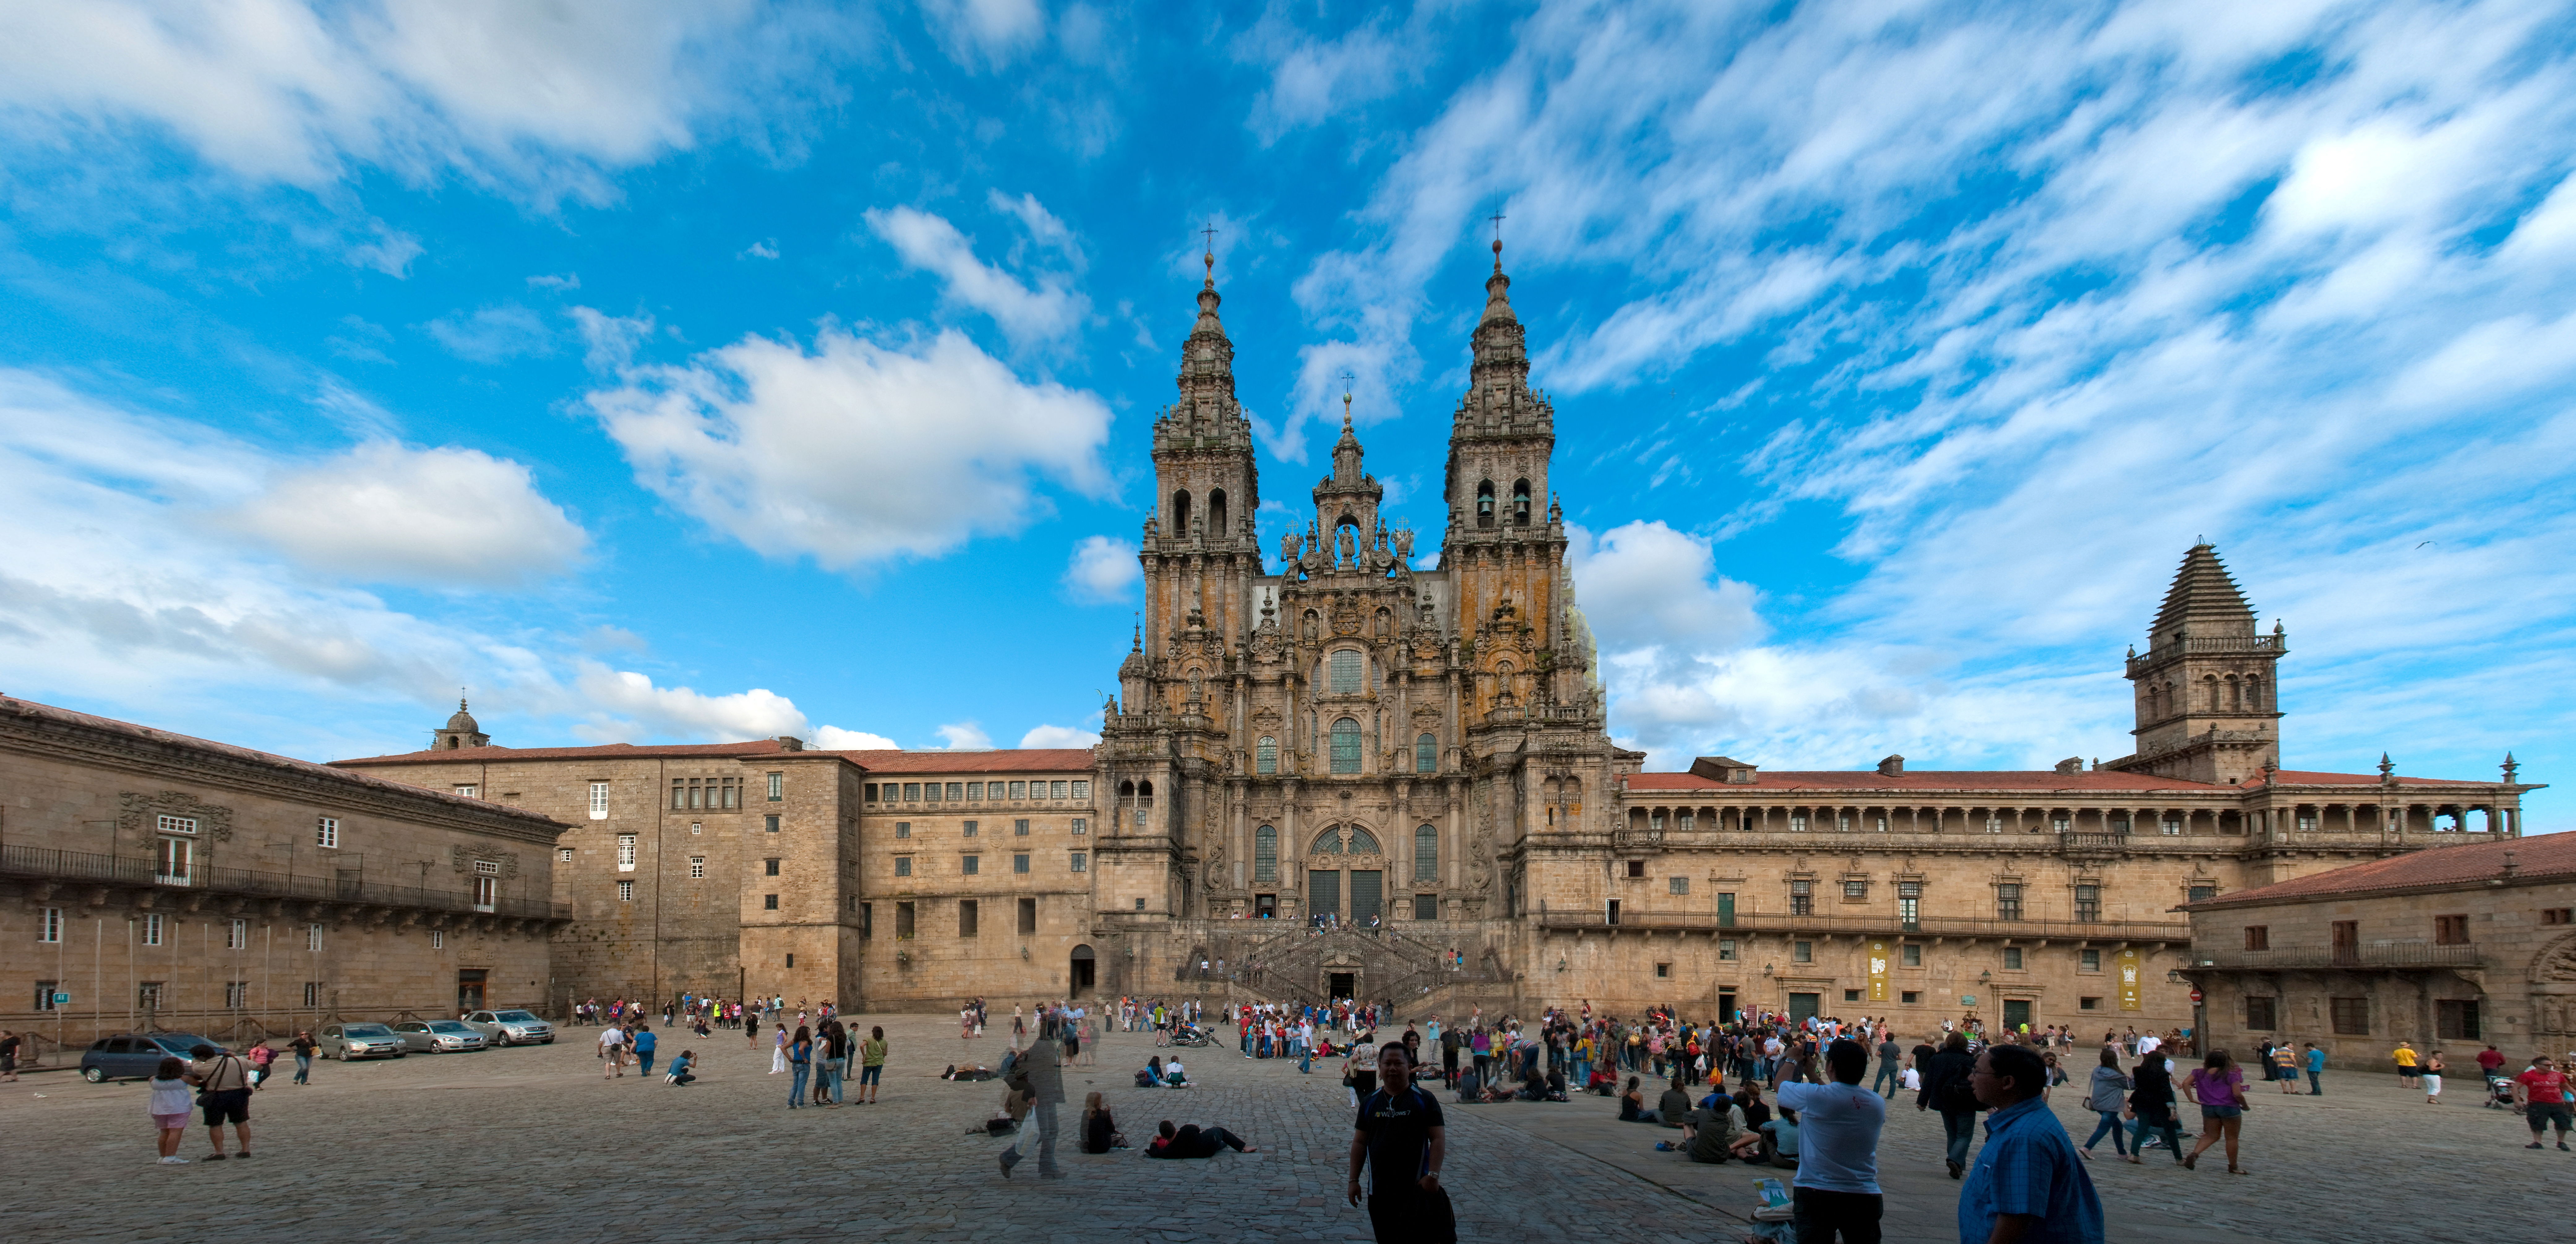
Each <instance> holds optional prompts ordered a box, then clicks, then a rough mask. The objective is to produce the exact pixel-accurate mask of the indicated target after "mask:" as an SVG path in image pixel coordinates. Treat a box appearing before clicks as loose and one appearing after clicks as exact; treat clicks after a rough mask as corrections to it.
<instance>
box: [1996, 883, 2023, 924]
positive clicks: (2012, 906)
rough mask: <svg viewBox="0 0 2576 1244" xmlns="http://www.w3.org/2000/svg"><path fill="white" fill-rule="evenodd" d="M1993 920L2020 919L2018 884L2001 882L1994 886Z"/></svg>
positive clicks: (2019, 891)
mask: <svg viewBox="0 0 2576 1244" xmlns="http://www.w3.org/2000/svg"><path fill="white" fill-rule="evenodd" d="M1995 919H1997V920H2019V919H2021V886H2020V885H2019V884H2018V883H2015V882H2003V883H2001V884H1998V885H1997V886H1995Z"/></svg>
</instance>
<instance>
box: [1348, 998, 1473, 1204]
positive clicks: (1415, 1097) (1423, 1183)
mask: <svg viewBox="0 0 2576 1244" xmlns="http://www.w3.org/2000/svg"><path fill="white" fill-rule="evenodd" d="M1377 1059H1378V1074H1377V1078H1378V1083H1380V1084H1385V1085H1392V1086H1398V1087H1392V1088H1388V1089H1383V1090H1380V1091H1378V1092H1375V1093H1371V1094H1369V1095H1368V1096H1367V1097H1366V1098H1364V1099H1362V1100H1361V1102H1360V1112H1359V1119H1358V1121H1357V1122H1356V1124H1354V1130H1353V1131H1352V1133H1351V1183H1350V1189H1349V1195H1350V1203H1351V1204H1353V1205H1357V1204H1359V1203H1360V1169H1361V1168H1362V1167H1363V1166H1365V1167H1366V1168H1367V1169H1368V1172H1369V1190H1368V1214H1369V1227H1370V1229H1371V1230H1373V1231H1375V1232H1376V1233H1377V1238H1378V1240H1379V1244H1395V1242H1397V1241H1402V1242H1403V1244H1453V1242H1454V1241H1455V1240H1456V1239H1457V1238H1458V1230H1457V1223H1456V1220H1455V1218H1454V1217H1453V1216H1452V1215H1451V1212H1450V1208H1449V1194H1448V1193H1446V1192H1444V1191H1442V1190H1441V1187H1440V1164H1441V1162H1442V1161H1443V1160H1445V1159H1446V1157H1447V1156H1448V1142H1447V1141H1446V1140H1445V1139H1443V1130H1444V1129H1443V1124H1442V1122H1441V1115H1440V1103H1439V1102H1437V1101H1434V1100H1433V1099H1432V1097H1431V1094H1429V1093H1426V1092H1423V1091H1422V1090H1421V1089H1418V1088H1415V1087H1413V1062H1412V1058H1411V1056H1410V1055H1409V1053H1408V1052H1407V1051H1406V1050H1405V1048H1404V1047H1403V1046H1402V1045H1400V1044H1397V1043H1395V1042H1392V1041H1390V1042H1388V1043H1387V1044H1385V1045H1382V1046H1380V1047H1378V1052H1377Z"/></svg>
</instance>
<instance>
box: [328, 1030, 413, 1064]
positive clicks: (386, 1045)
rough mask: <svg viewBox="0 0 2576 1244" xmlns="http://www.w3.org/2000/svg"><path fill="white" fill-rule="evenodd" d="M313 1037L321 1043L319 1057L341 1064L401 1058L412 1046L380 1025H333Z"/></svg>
mask: <svg viewBox="0 0 2576 1244" xmlns="http://www.w3.org/2000/svg"><path fill="white" fill-rule="evenodd" d="M316 1037H317V1039H318V1040H320V1041H321V1043H322V1057H324V1058H336V1059H339V1060H340V1061H341V1062H344V1063H345V1062H347V1061H349V1060H350V1059H352V1058H401V1057H402V1056H404V1055H406V1054H409V1053H411V1046H410V1045H409V1044H407V1043H405V1042H404V1041H403V1039H402V1038H401V1037H400V1036H397V1035H396V1034H395V1033H394V1030H393V1029H391V1028H387V1027H385V1026H384V1025H383V1024H333V1025H331V1026H330V1027H328V1028H325V1029H323V1030H322V1031H321V1032H320V1033H318V1034H316Z"/></svg>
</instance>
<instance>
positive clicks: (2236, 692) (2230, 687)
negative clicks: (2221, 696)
mask: <svg viewBox="0 0 2576 1244" xmlns="http://www.w3.org/2000/svg"><path fill="white" fill-rule="evenodd" d="M2227 707H2229V708H2243V707H2245V689H2244V688H2243V687H2241V686H2239V685H2237V682H2236V675H2234V674H2230V675H2228V676H2227Z"/></svg>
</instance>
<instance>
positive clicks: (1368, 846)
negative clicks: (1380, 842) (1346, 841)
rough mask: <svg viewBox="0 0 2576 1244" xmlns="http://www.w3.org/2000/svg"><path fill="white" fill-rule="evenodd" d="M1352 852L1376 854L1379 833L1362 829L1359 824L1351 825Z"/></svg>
mask: <svg viewBox="0 0 2576 1244" xmlns="http://www.w3.org/2000/svg"><path fill="white" fill-rule="evenodd" d="M1351 854H1353V855H1375V854H1377V835H1375V834H1372V833H1370V832H1369V831H1367V830H1365V829H1361V828H1360V827H1359V826H1357V825H1354V826H1352V827H1351Z"/></svg>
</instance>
